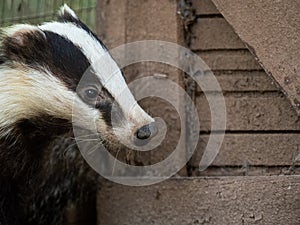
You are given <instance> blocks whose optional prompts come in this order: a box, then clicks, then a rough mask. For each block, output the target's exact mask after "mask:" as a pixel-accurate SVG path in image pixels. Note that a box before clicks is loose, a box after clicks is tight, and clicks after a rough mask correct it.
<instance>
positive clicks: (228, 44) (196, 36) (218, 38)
mask: <svg viewBox="0 0 300 225" xmlns="http://www.w3.org/2000/svg"><path fill="white" fill-rule="evenodd" d="M191 32H192V35H191V46H190V48H191V49H192V50H210V49H246V46H245V44H244V43H243V42H242V40H241V39H240V37H239V36H238V35H237V34H236V33H235V32H234V30H233V29H232V27H231V26H230V25H229V24H228V22H227V21H226V20H225V19H224V18H200V19H198V20H197V23H195V24H194V25H193V26H192V28H191Z"/></svg>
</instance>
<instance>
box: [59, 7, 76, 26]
mask: <svg viewBox="0 0 300 225" xmlns="http://www.w3.org/2000/svg"><path fill="white" fill-rule="evenodd" d="M58 19H60V20H62V21H68V22H75V21H78V20H79V19H78V17H77V15H76V13H75V12H74V11H73V10H72V9H71V8H70V7H69V6H68V5H67V4H64V5H63V6H62V7H60V9H59V11H58Z"/></svg>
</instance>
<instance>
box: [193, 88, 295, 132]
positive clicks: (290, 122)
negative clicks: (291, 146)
mask: <svg viewBox="0 0 300 225" xmlns="http://www.w3.org/2000/svg"><path fill="white" fill-rule="evenodd" d="M211 95H212V94H211ZM225 102H226V110H227V130H231V131H239V130H240V131H257V130H266V131H270V130H275V131H276V130H300V120H299V117H298V115H297V113H296V112H295V111H294V110H293V109H292V107H291V105H290V103H289V102H288V101H287V100H286V97H285V96H283V95H282V94H280V93H265V94H261V93H249V94H247V95H246V94H239V93H237V94H234V93H232V94H228V95H225ZM196 107H197V109H198V115H199V118H200V125H201V130H203V131H207V130H210V126H211V125H210V124H211V121H210V114H211V113H210V108H209V105H208V102H207V100H206V97H205V96H204V95H200V96H198V97H197V98H196Z"/></svg>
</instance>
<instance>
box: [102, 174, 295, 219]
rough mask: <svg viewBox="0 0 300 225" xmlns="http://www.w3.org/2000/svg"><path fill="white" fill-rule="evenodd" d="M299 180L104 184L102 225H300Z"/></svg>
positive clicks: (192, 179)
mask: <svg viewBox="0 0 300 225" xmlns="http://www.w3.org/2000/svg"><path fill="white" fill-rule="evenodd" d="M299 206H300V177H299V176H285V177H283V176H271V177H221V178H190V179H172V180H168V181H165V182H163V183H160V184H157V185H153V186H147V187H127V186H122V185H117V184H111V183H105V184H104V185H103V186H102V187H101V191H100V192H99V194H98V215H99V220H98V224H99V225H108V224H109V225H143V224H147V225H151V224H153V225H198V224H199V225H200V224H206V225H209V224H211V225H217V224H222V225H232V224H244V225H248V224H256V225H257V224H260V225H275V224H276V225H277V224H278V225H279V224H280V225H281V224H287V225H299V224H300V207H299Z"/></svg>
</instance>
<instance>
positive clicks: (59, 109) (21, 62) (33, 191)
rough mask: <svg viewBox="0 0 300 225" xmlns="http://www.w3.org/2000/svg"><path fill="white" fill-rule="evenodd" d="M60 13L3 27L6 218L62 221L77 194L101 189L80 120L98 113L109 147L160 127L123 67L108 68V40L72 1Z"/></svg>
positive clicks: (0, 114) (0, 208) (0, 152)
mask: <svg viewBox="0 0 300 225" xmlns="http://www.w3.org/2000/svg"><path fill="white" fill-rule="evenodd" d="M58 14H59V15H58V19H57V20H56V21H52V22H47V23H43V24H41V25H38V26H34V25H29V24H18V25H13V26H10V27H8V28H3V29H1V31H0V106H1V110H0V160H1V163H0V224H1V225H18V224H22V225H24V224H32V225H33V224H39V225H41V224H47V225H52V224H53V225H54V224H55V225H58V224H61V223H62V221H63V212H64V209H65V208H66V206H67V205H68V204H70V202H72V201H76V199H78V198H79V196H88V195H92V194H93V193H94V191H95V186H96V179H95V177H97V175H96V173H95V172H94V171H93V170H91V169H90V168H89V166H88V165H87V163H86V162H85V161H84V160H83V159H82V157H81V156H80V153H79V151H78V149H77V148H76V145H74V137H73V135H72V127H73V126H78V127H81V128H83V129H90V128H89V126H88V125H87V124H88V123H87V120H89V119H90V120H93V121H94V123H95V127H96V131H97V134H98V135H99V137H100V139H101V141H102V142H103V144H104V145H105V146H107V147H108V148H112V147H115V146H119V145H121V141H120V138H121V139H124V140H125V141H132V142H133V143H138V141H139V140H149V139H150V138H151V137H152V136H153V135H155V129H154V128H153V127H154V125H153V123H154V119H153V118H152V117H151V116H150V115H148V114H147V113H146V112H145V111H144V110H143V109H142V108H141V107H140V106H139V104H138V103H137V102H136V101H135V99H134V97H133V95H132V94H131V93H130V91H129V89H128V86H127V84H126V82H125V80H124V78H123V76H122V73H121V71H120V70H118V71H117V72H115V73H114V74H113V76H112V75H111V74H107V73H109V71H110V70H109V69H108V68H115V66H116V62H115V61H114V60H113V58H112V57H111V56H110V55H109V53H108V50H107V48H106V47H105V46H104V44H103V43H102V42H101V41H100V40H99V39H98V37H97V36H96V35H95V34H94V33H93V32H92V31H91V30H90V29H89V28H88V27H87V26H86V25H85V24H84V23H83V22H82V21H81V20H80V19H79V18H78V16H77V15H76V14H75V12H74V11H73V10H72V9H70V8H69V7H68V6H67V5H64V6H62V7H61V8H60V10H59V13H58ZM98 60H104V61H105V63H106V64H103V63H97V61H98ZM86 71H89V78H88V79H87V81H85V82H83V83H81V84H80V81H81V79H82V77H83V74H85V73H86ZM79 84H80V85H79ZM120 90H123V91H122V93H125V96H124V94H122V95H123V96H122V98H118V95H119V94H120ZM74 102H76V107H77V108H78V109H80V110H78V112H79V113H77V115H76V120H75V122H74V118H73V117H74V115H72V109H73V106H74V105H73V104H74ZM112 105H116V107H115V109H114V114H113V115H117V122H116V123H114V125H112V116H111V115H112V108H113V107H112ZM129 106H130V107H129ZM124 140H123V141H124ZM140 144H141V143H139V145H140ZM70 146H71V148H70ZM67 149H68V151H67Z"/></svg>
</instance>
